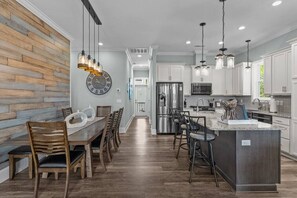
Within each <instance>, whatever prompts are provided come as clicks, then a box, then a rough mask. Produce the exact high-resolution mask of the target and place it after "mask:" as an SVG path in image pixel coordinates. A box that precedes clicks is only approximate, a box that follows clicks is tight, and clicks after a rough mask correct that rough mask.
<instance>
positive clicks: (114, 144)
mask: <svg viewBox="0 0 297 198" xmlns="http://www.w3.org/2000/svg"><path fill="white" fill-rule="evenodd" d="M112 143H113V148H114V151H115V152H118V147H117V143H116V137H115V135H114V136H113V141H112Z"/></svg>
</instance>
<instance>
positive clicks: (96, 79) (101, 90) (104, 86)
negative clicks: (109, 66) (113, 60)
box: [86, 71, 112, 95]
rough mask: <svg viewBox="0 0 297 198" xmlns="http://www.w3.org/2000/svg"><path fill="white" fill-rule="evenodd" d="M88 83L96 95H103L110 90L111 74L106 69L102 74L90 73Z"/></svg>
mask: <svg viewBox="0 0 297 198" xmlns="http://www.w3.org/2000/svg"><path fill="white" fill-rule="evenodd" d="M86 83H87V87H88V89H89V90H90V92H92V93H93V94H96V95H103V94H106V93H107V92H108V91H109V90H110V88H111V85H112V80H111V77H110V75H109V74H108V73H107V72H106V71H103V73H102V76H96V75H94V74H89V75H88V77H87V80H86Z"/></svg>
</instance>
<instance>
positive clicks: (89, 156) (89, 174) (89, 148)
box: [85, 144, 93, 177]
mask: <svg viewBox="0 0 297 198" xmlns="http://www.w3.org/2000/svg"><path fill="white" fill-rule="evenodd" d="M85 150H86V169H87V177H93V158H92V156H93V151H92V146H91V144H87V145H85Z"/></svg>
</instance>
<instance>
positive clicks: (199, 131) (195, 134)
mask: <svg viewBox="0 0 297 198" xmlns="http://www.w3.org/2000/svg"><path fill="white" fill-rule="evenodd" d="M189 122H190V124H189V126H190V140H191V143H190V144H191V147H190V148H191V152H190V156H192V159H191V163H190V166H191V170H190V179H189V183H191V182H192V174H193V171H194V166H195V159H196V152H197V151H200V157H202V158H203V159H204V160H205V161H207V162H208V163H209V165H210V170H211V173H212V174H214V178H215V182H216V186H217V187H219V183H218V180H217V172H216V166H215V160H214V156H213V148H212V141H214V140H215V139H216V136H215V135H214V134H212V133H207V128H206V117H205V116H190V117H189ZM198 123H199V126H198ZM201 142H206V143H207V144H208V158H206V157H205V156H204V155H203V153H202V148H201ZM197 144H198V145H197Z"/></svg>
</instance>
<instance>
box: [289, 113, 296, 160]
mask: <svg viewBox="0 0 297 198" xmlns="http://www.w3.org/2000/svg"><path fill="white" fill-rule="evenodd" d="M290 151H291V155H294V156H295V157H297V120H294V119H292V120H291V144H290Z"/></svg>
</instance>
